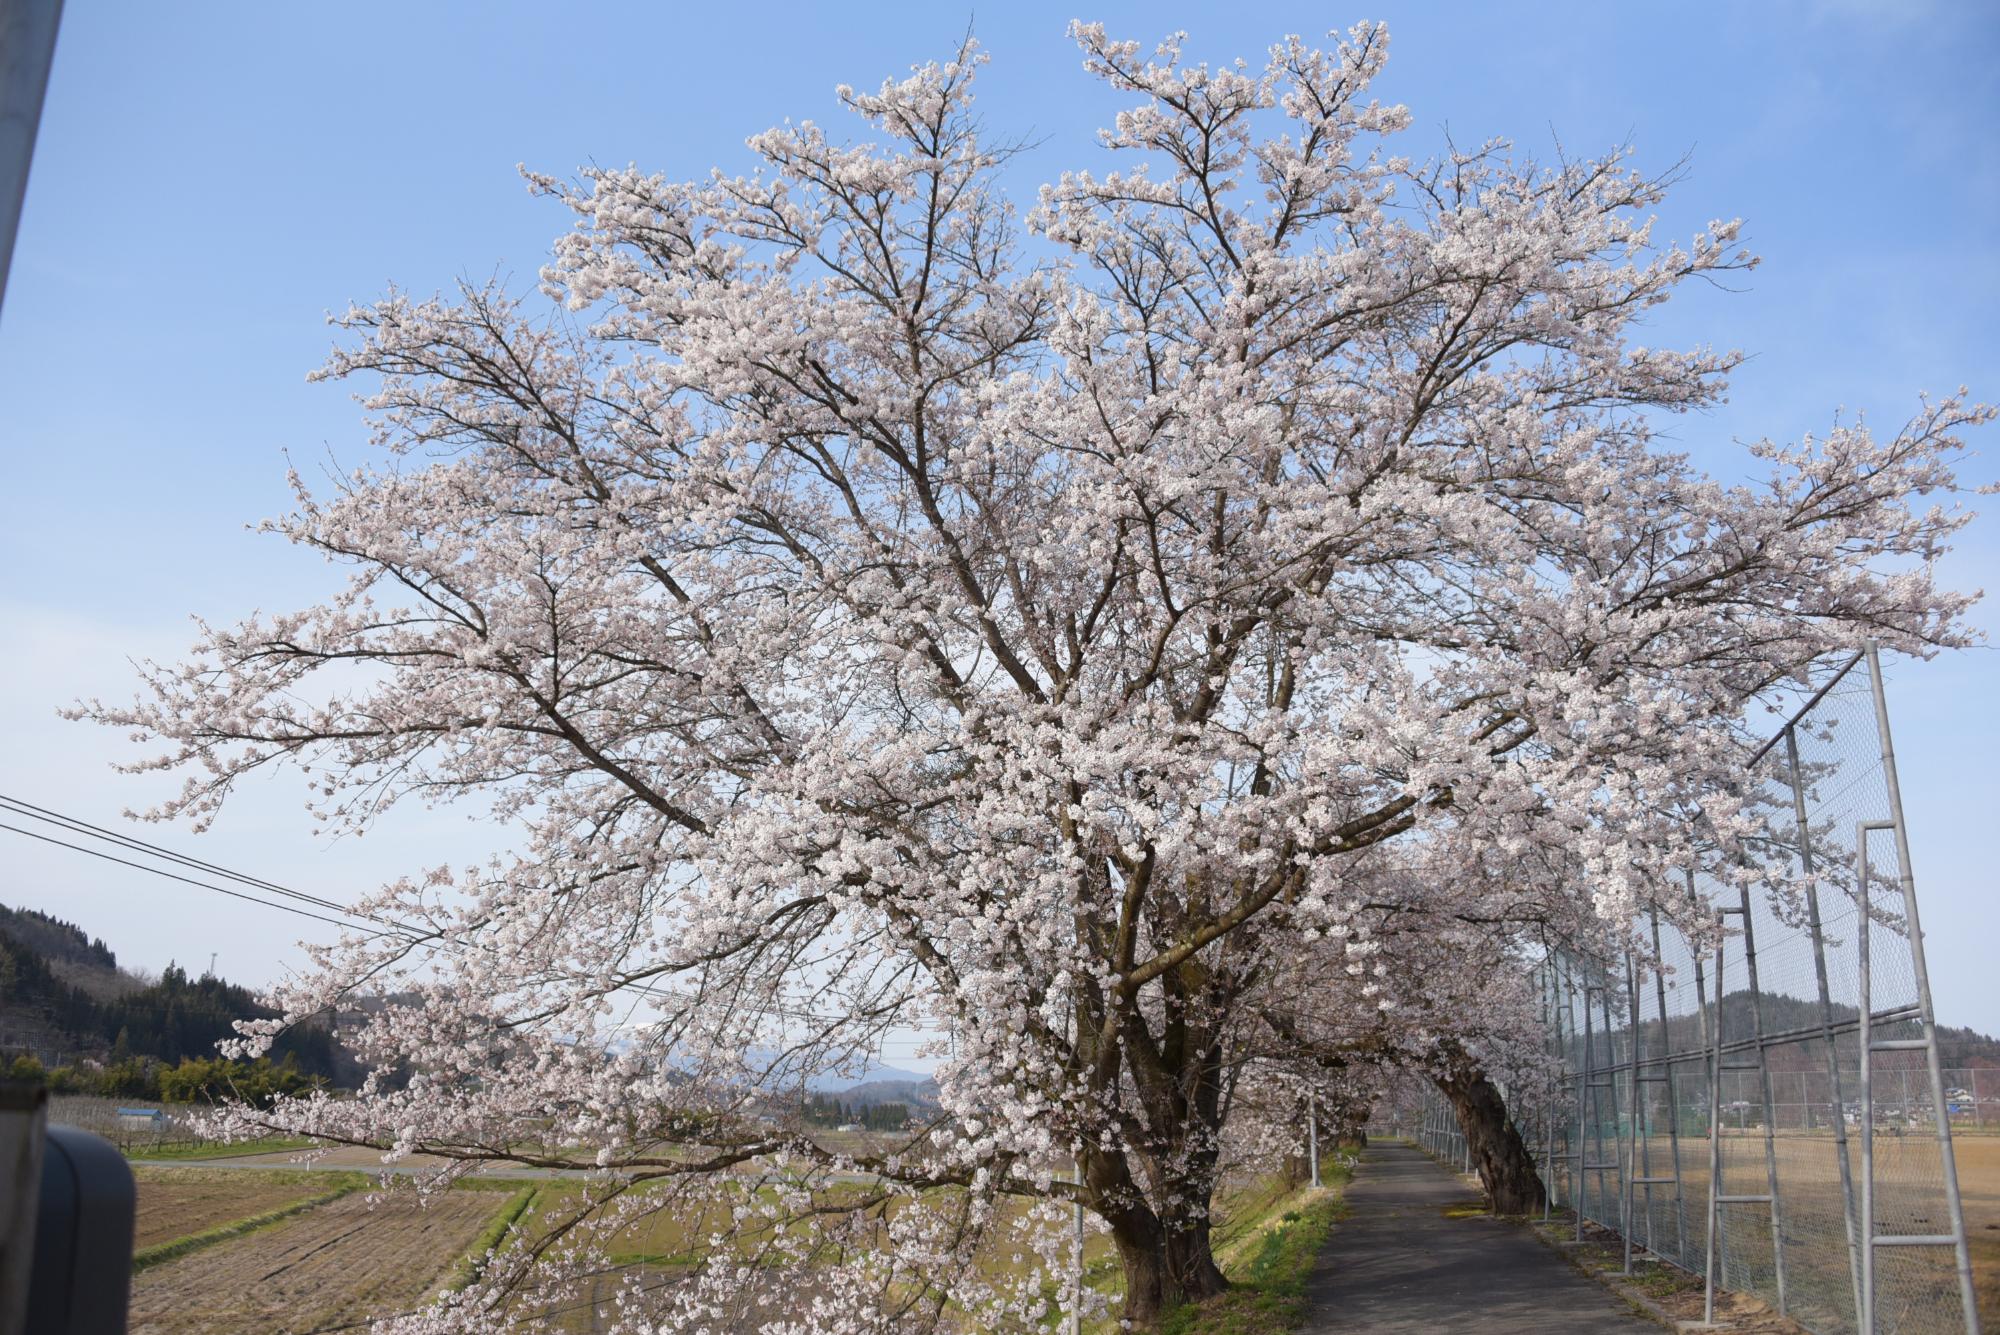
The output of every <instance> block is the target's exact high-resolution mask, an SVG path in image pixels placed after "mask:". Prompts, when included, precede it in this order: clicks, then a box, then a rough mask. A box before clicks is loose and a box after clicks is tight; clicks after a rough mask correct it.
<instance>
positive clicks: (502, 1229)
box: [445, 1184, 541, 1293]
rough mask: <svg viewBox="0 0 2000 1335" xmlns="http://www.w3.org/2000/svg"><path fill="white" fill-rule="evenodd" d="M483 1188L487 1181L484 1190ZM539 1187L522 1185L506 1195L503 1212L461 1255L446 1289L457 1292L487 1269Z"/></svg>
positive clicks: (496, 1216) (531, 1201)
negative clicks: (495, 1251)
mask: <svg viewBox="0 0 2000 1335" xmlns="http://www.w3.org/2000/svg"><path fill="white" fill-rule="evenodd" d="M483 1187H484V1184H482V1189H483ZM540 1190H541V1188H539V1187H533V1186H529V1187H522V1188H520V1189H519V1190H517V1191H516V1192H515V1193H514V1194H513V1195H512V1196H509V1197H508V1198H507V1203H506V1204H505V1205H503V1206H501V1207H500V1212H499V1213H498V1214H496V1215H494V1216H493V1218H492V1220H491V1221H489V1222H488V1223H487V1225H486V1227H485V1228H483V1229H481V1230H480V1231H479V1236H478V1237H476V1238H474V1239H473V1240H472V1245H471V1246H470V1247H468V1248H466V1250H465V1255H464V1256H461V1257H460V1258H459V1260H458V1265H457V1266H456V1267H455V1268H454V1269H453V1270H452V1275H451V1279H450V1280H449V1281H448V1282H447V1283H446V1284H445V1288H447V1289H448V1290H450V1291H451V1292H453V1293H456V1292H458V1291H459V1290H460V1289H462V1288H464V1287H466V1286H467V1285H468V1284H470V1283H472V1281H474V1280H475V1279H478V1278H479V1273H480V1271H482V1270H484V1269H485V1268H486V1259H487V1255H488V1253H490V1252H492V1251H493V1249H494V1248H496V1247H498V1246H499V1245H500V1244H501V1243H502V1242H503V1241H505V1240H506V1237H507V1230H508V1229H510V1228H512V1227H513V1226H514V1222H515V1221H516V1220H518V1219H519V1218H520V1217H521V1216H522V1215H524V1214H526V1213H527V1212H528V1207H529V1206H530V1205H531V1204H533V1203H534V1199H535V1195H536V1193H537V1192H539V1191H540Z"/></svg>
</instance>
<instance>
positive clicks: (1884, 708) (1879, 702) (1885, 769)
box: [1862, 640, 1979, 1335]
mask: <svg viewBox="0 0 2000 1335" xmlns="http://www.w3.org/2000/svg"><path fill="white" fill-rule="evenodd" d="M1868 684H1869V686H1870V688H1871V689H1872V691H1873V693H1874V696H1875V731H1876V733H1877V734H1878V735H1879V736H1880V738H1881V742H1882V778H1883V780H1884V782H1885V783H1886V785H1887V787H1888V790H1889V814H1890V816H1891V818H1892V819H1893V820H1894V822H1895V831H1896V862H1897V871H1898V872H1899V877H1898V879H1899V880H1900V881H1901V882H1902V891H1903V921H1904V924H1905V930H1906V931H1907V932H1908V933H1909V941H1910V966H1911V970H1912V972H1914V973H1915V975H1916V983H1917V1004H1918V1006H1919V1007H1921V1008H1922V1023H1923V1030H1924V1066H1925V1069H1926V1071H1927V1072H1928V1074H1929V1075H1930V1086H1931V1109H1932V1111H1933V1112H1934V1113H1935V1115H1936V1119H1937V1139H1938V1154H1939V1156H1940V1158H1941V1159H1942V1161H1943V1165H1944V1195H1945V1209H1946V1212H1947V1214H1948V1215H1949V1217H1950V1219H1951V1231H1952V1251H1953V1253H1954V1254H1955V1257H1956V1259H1957V1261H1958V1298H1959V1303H1960V1305H1961V1306H1962V1308H1963V1309H1964V1312H1965V1329H1966V1331H1967V1332H1968V1335H1978V1332H1979V1304H1978V1299H1977V1297H1976V1296H1975V1291H1974V1289H1973V1285H1972V1253H1971V1249H1970V1248H1969V1247H1968V1246H1967V1244H1966V1239H1965V1203H1964V1201H1963V1200H1962V1199H1961V1198H1960V1196H1959V1193H1958V1160H1957V1158H1956V1156H1955V1155H1954V1153H1953V1151H1952V1145H1951V1117H1950V1115H1949V1114H1948V1113H1947V1112H1946V1111H1945V1101H1944V1073H1943V1071H1942V1070H1941V1069H1940V1068H1939V1065H1938V1049H1937V1020H1936V1015H1935V1013H1934V1012H1933V1010H1932V1009H1931V978H1930V970H1929V969H1928V967H1927V966H1926V965H1925V962H1924V931H1923V926H1922V925H1921V923H1919V921H1918V919H1917V882H1916V877H1915V876H1914V875H1913V874H1912V873H1911V870H1910V836H1909V831H1908V830H1907V829H1906V828H1905V827H1904V822H1903V790H1902V787H1901V786H1900V785H1899V784H1898V783H1897V781H1896V746H1895V743H1894V742H1893V741H1892V740H1891V738H1890V735H1889V697H1888V693H1887V692H1886V691H1885V690H1884V689H1883V686H1882V655H1881V651H1880V650H1879V648H1878V647H1877V646H1876V644H1875V642H1874V641H1873V640H1870V641H1869V642H1868ZM1862 888H1863V890H1864V891H1865V890H1866V889H1867V885H1866V883H1865V882H1864V883H1863V886H1862Z"/></svg>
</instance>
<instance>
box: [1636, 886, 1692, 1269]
mask: <svg viewBox="0 0 2000 1335" xmlns="http://www.w3.org/2000/svg"><path fill="white" fill-rule="evenodd" d="M1652 918H1653V955H1654V957H1655V961H1656V964H1658V966H1659V967H1656V968H1655V969H1654V970H1653V996H1654V999H1655V1000H1656V1001H1657V1002H1658V1003H1659V1008H1660V1045H1661V1047H1662V1049H1663V1050H1664V1051H1665V1053H1666V1059H1667V1061H1666V1072H1665V1074H1666V1078H1667V1079H1666V1084H1667V1148H1668V1153H1669V1155H1670V1156H1671V1158H1672V1159H1673V1165H1674V1260H1675V1261H1676V1262H1678V1263H1679V1264H1681V1265H1686V1264H1687V1191H1686V1188H1685V1187H1684V1185H1683V1179H1682V1176H1681V1095H1680V1086H1679V1084H1678V1083H1677V1082H1676V1081H1675V1080H1674V1038H1673V1027H1672V1024H1671V1023H1670V1022H1669V1021H1668V1019H1667V973H1666V968H1665V963H1664V961H1665V957H1664V956H1663V955H1662V954H1661V951H1660V906H1659V904H1658V903H1657V902H1655V903H1654V904H1653V905H1652ZM1698 963H1699V956H1697V964H1698ZM1651 1214H1652V1211H1651V1208H1650V1207H1649V1208H1648V1210H1647V1216H1648V1224H1647V1227H1648V1228H1649V1229H1650V1228H1651V1226H1652V1225H1651V1222H1650V1220H1651Z"/></svg>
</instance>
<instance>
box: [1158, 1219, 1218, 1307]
mask: <svg viewBox="0 0 2000 1335" xmlns="http://www.w3.org/2000/svg"><path fill="white" fill-rule="evenodd" d="M1167 1276H1168V1278H1169V1279H1170V1280H1171V1282H1172V1290H1173V1291H1172V1292H1171V1293H1170V1294H1169V1297H1170V1298H1171V1299H1173V1300H1174V1301H1176V1302H1180V1301H1186V1302H1200V1301H1201V1300H1202V1299H1204V1298H1213V1297H1215V1296H1216V1295H1217V1294H1218V1293H1221V1292H1222V1291H1223V1290H1224V1289H1227V1288H1228V1287H1229V1281H1228V1280H1227V1279H1225V1278H1224V1277H1223V1274H1222V1267H1221V1266H1219V1265H1217V1264H1216V1263H1215V1252H1214V1250H1213V1249H1212V1248H1211V1247H1210V1245H1209V1216H1208V1213H1207V1211H1206V1210H1204V1211H1203V1212H1202V1215H1201V1217H1200V1218H1199V1219H1185V1220H1178V1221H1175V1222H1174V1223H1172V1224H1170V1225H1168V1228H1167Z"/></svg>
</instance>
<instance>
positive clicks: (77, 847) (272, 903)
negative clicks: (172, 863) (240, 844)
mask: <svg viewBox="0 0 2000 1335" xmlns="http://www.w3.org/2000/svg"><path fill="white" fill-rule="evenodd" d="M0 830H11V831H13V832H14V833H15V834H22V835H26V836H27V837H28V838H30V839H39V840H41V841H42V842H43V843H45V844H55V845H57V846H58V847H61V848H67V849H69V850H71V851H72V852H76V853H88V854H89V855H90V856H91V857H94V858H103V859H104V860H105V861H106V862H115V863H117V864H118V865H119V866H121V867H131V868H134V869H135V870H138V871H146V872H151V873H152V874H153V875H155V876H164V877H166V878H167V879H168V880H172V881H181V882H184V883H185V884H188V885H192V886H196V887H198V888H200V889H203V890H213V891H214V892H215V893H216V894H218V895H228V896H229V897H230V898H232V899H246V900H248V901H250V902H251V903H252V904H262V905H263V906H264V907H265V908H267V909H282V910H283V911H284V912H286V913H296V914H298V915H299V916H300V917H301V918H316V919H318V920H319V921H320V922H324V923H331V924H332V925H333V926H335V927H341V928H345V929H347V930H348V931H360V932H364V933H366V934H367V935H369V936H378V937H379V936H388V935H390V933H388V932H370V931H368V929H367V928H357V927H355V926H354V924H353V923H347V922H342V921H340V919H338V918H329V917H327V916H326V915H325V914H323V913H314V912H312V911H311V910H310V909H302V908H295V907H293V906H292V905H290V904H280V903H278V902H277V901H276V900H272V899H259V898H258V897H257V896H255V895H246V894H244V893H243V892H242V891H241V890H231V889H229V888H228V887H227V886H221V885H211V884H209V883H208V882H207V881H197V880H195V879H194V878H193V877H191V876H181V875H179V874H177V873H175V872H170V871H168V870H166V869H165V868H164V867H149V866H147V865H146V864H145V863H143V862H133V861H131V860H130V859H128V858H121V857H116V856H114V855H112V854H110V853H106V852H103V851H101V850H99V849H95V848H85V847H84V846H83V845H82V844H72V843H70V842H69V841H68V840H67V839H58V838H56V837H55V836H54V835H48V834H38V833H36V832H35V831H33V830H24V829H22V828H21V827H20V826H18V825H8V824H6V823H4V822H0Z"/></svg>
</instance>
